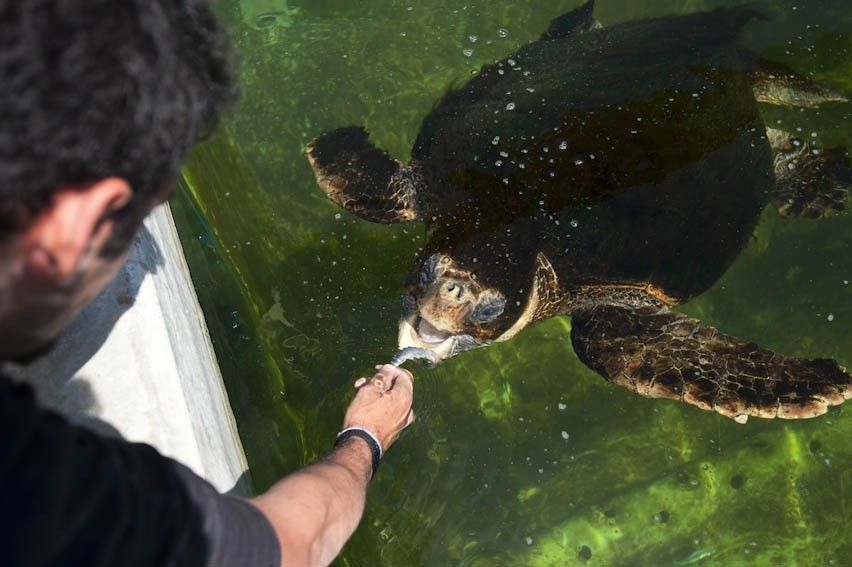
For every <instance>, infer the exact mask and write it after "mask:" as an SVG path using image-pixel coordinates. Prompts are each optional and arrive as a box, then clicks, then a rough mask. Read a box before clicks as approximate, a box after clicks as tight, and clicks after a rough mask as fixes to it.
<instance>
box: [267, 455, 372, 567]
mask: <svg viewBox="0 0 852 567" xmlns="http://www.w3.org/2000/svg"><path fill="white" fill-rule="evenodd" d="M371 473H372V466H371V454H370V449H369V447H368V446H367V444H366V443H365V442H364V441H363V440H361V439H358V438H350V439H347V440H346V441H345V442H344V443H343V444H342V445H340V446H338V447H337V448H335V449H334V450H333V451H332V452H331V453H330V454H329V455H328V456H327V457H325V458H324V459H323V460H321V461H319V462H317V463H315V464H313V465H310V466H308V467H306V468H304V469H302V470H299V471H297V472H295V473H293V474H291V475H289V476H287V477H285V478H284V479H282V480H280V481H279V482H278V483H276V484H275V485H274V486H273V487H272V488H270V489H269V490H268V491H267V492H266V493H264V494H263V495H261V496H258V497H257V498H255V499H253V500H252V503H253V504H254V505H255V506H257V507H258V508H259V509H260V510H261V511H262V512H263V513H264V515H265V516H266V517H267V518H268V519H269V521H270V523H271V524H272V526H273V528H274V529H275V532H276V534H277V535H278V540H279V543H280V544H281V564H282V566H285V567H289V566H295V565H299V566H301V565H310V566H319V565H328V564H329V563H330V562H331V561H332V559H334V557H335V556H336V555H337V554H338V553H339V552H340V550H341V548H342V547H343V544H344V543H346V540H347V539H348V538H349V536H351V535H352V532H354V531H355V528H356V527H357V525H358V522H359V521H360V520H361V516H362V514H363V513H364V502H365V500H366V495H367V484H368V483H369V480H370V476H371Z"/></svg>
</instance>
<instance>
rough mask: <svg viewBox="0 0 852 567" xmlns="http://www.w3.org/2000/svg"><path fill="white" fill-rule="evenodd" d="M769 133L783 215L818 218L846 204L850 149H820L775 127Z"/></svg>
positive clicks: (851, 183)
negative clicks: (848, 150)
mask: <svg viewBox="0 0 852 567" xmlns="http://www.w3.org/2000/svg"><path fill="white" fill-rule="evenodd" d="M766 136H767V138H769V144H770V146H772V153H773V156H774V165H775V191H774V193H773V195H772V204H773V205H774V206H775V208H776V209H777V211H778V213H779V214H780V215H781V216H784V217H801V218H810V219H817V218H823V217H828V216H831V215H833V214H836V213H837V212H839V211H842V210H843V209H844V208H845V207H846V199H847V198H848V196H849V188H850V187H852V164H850V161H849V155H848V152H847V150H846V148H843V147H836V148H829V149H823V148H818V147H815V146H812V145H811V144H809V143H808V142H807V141H805V140H803V139H801V138H797V137H795V136H792V135H791V134H789V133H787V132H784V131H782V130H776V129H774V128H767V129H766Z"/></svg>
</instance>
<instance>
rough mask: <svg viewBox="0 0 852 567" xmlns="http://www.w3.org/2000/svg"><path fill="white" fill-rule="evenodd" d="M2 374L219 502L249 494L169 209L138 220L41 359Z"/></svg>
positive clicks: (232, 425) (242, 458) (236, 439)
mask: <svg viewBox="0 0 852 567" xmlns="http://www.w3.org/2000/svg"><path fill="white" fill-rule="evenodd" d="M7 370H8V373H9V374H10V375H11V376H12V377H13V378H17V379H21V380H25V381H27V382H29V383H31V384H32V385H33V387H34V388H35V389H36V392H37V395H38V397H39V399H40V400H41V401H42V403H43V404H45V405H47V406H49V407H52V408H54V409H56V410H58V411H59V412H61V413H63V414H64V415H66V416H68V417H69V418H70V419H71V420H73V421H75V422H77V423H81V424H84V425H86V426H87V427H90V428H93V429H95V430H97V431H99V432H102V433H106V434H112V435H120V436H122V437H124V438H126V439H128V440H130V441H139V442H144V443H148V444H150V445H152V446H154V447H155V448H157V449H158V450H159V451H160V452H161V453H163V454H165V455H168V456H170V457H173V458H175V459H177V460H179V461H181V462H182V463H184V464H185V465H187V466H189V467H190V468H191V469H193V470H194V471H195V472H196V473H198V474H199V475H201V476H203V477H204V478H206V479H207V480H209V481H210V482H211V483H213V484H214V485H215V486H216V487H217V488H218V489H219V490H221V491H223V492H226V491H227V492H232V493H236V494H246V493H247V492H248V490H249V483H248V481H247V474H246V471H247V468H248V467H247V465H246V460H245V455H244V453H243V448H242V444H241V443H240V440H239V437H238V435H237V429H236V424H235V423H234V417H233V414H232V412H231V407H230V405H229V403H228V396H227V394H226V392H225V388H224V384H223V383H222V376H221V374H220V372H219V367H218V365H217V363H216V357H215V354H214V352H213V348H212V345H211V343H210V338H209V335H208V333H207V327H206V325H205V323H204V317H203V314H202V312H201V308H200V306H199V304H198V300H197V298H196V295H195V291H194V289H193V286H192V282H191V280H190V276H189V269H188V268H187V265H186V261H185V260H184V256H183V251H182V249H181V245H180V241H179V240H178V236H177V232H176V230H175V226H174V221H173V220H172V216H171V212H170V211H169V208H168V205H164V206H161V207H158V208H157V209H156V210H155V211H154V212H153V213H152V214H151V215H150V216H149V218H148V219H146V221H145V227H144V229H143V230H142V232H141V233H140V235H139V236H138V237H137V238H136V240H135V242H134V244H133V246H132V249H131V251H130V254H129V256H128V259H127V262H126V263H125V265H124V267H123V268H122V270H121V272H120V273H119V275H118V277H117V278H116V280H115V281H114V282H112V284H111V285H110V286H109V287H108V288H107V289H106V290H104V292H103V293H102V294H101V295H100V296H98V297H97V299H96V300H95V301H94V302H93V303H92V304H91V305H90V306H89V307H88V308H87V309H86V310H85V311H84V312H83V313H82V314H81V315H80V316H79V317H78V318H77V320H76V321H75V322H74V323H73V324H72V325H71V327H69V328H68V329H67V330H66V332H65V333H64V334H63V335H62V337H61V338H60V340H59V342H58V343H57V345H56V348H55V349H54V350H53V351H52V352H51V353H50V355H48V356H47V357H45V358H43V359H40V360H38V361H36V362H34V363H32V364H30V365H28V366H26V367H12V368H8V369H7Z"/></svg>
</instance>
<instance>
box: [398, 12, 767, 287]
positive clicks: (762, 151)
mask: <svg viewBox="0 0 852 567" xmlns="http://www.w3.org/2000/svg"><path fill="white" fill-rule="evenodd" d="M753 16H754V13H753V12H752V11H750V10H748V9H720V10H717V11H715V12H709V13H701V14H693V15H688V16H680V17H670V18H661V19H655V20H645V21H639V22H631V23H625V24H621V25H617V26H614V27H612V28H608V29H600V30H591V31H588V32H585V33H581V34H574V35H571V36H570V37H566V38H556V39H548V38H543V39H541V40H538V41H535V42H533V43H530V44H528V45H527V46H525V47H523V48H521V49H520V50H519V51H517V52H516V53H514V54H513V55H510V56H509V57H507V58H506V59H504V60H502V61H500V62H498V63H496V64H494V65H490V66H487V67H485V68H483V69H482V71H481V72H480V73H479V74H478V76H476V77H475V78H474V79H472V80H471V81H470V82H469V83H467V84H466V85H464V86H462V87H461V88H459V89H457V90H454V91H451V92H449V93H448V94H447V95H446V96H445V97H444V98H443V99H442V100H441V102H440V103H439V104H438V105H437V106H436V107H435V109H434V110H433V111H432V112H431V113H430V114H429V115H428V116H427V117H426V119H425V120H424V122H423V124H422V126H421V130H420V133H419V136H418V138H417V140H416V142H415V144H414V147H413V150H412V161H413V162H414V163H418V164H421V165H423V166H424V167H428V168H429V170H430V171H431V172H432V177H433V179H437V180H440V181H439V182H436V183H434V184H432V186H431V187H430V189H429V190H432V191H434V192H435V195H434V196H433V198H436V199H449V198H450V196H452V198H453V199H454V202H465V203H467V204H466V205H465V207H466V210H464V211H460V210H458V209H457V210H455V211H454V212H453V215H452V222H441V219H437V221H438V222H437V224H436V226H435V227H434V228H433V236H434V238H435V240H436V241H439V242H441V247H442V248H445V249H448V250H452V251H453V253H454V258H455V259H456V260H457V261H462V262H464V261H465V260H466V258H465V257H464V256H465V255H466V254H467V255H470V254H474V253H477V254H480V253H481V251H474V250H467V249H465V246H464V243H463V242H461V239H467V240H469V239H470V233H471V231H484V230H488V229H487V227H484V226H482V222H481V219H483V218H487V219H489V222H490V223H491V224H492V225H493V226H492V227H491V229H492V230H493V229H494V227H499V226H501V225H507V226H508V225H512V224H513V223H514V224H517V221H518V219H525V220H526V221H528V222H526V223H525V224H529V223H530V222H531V223H532V224H533V225H534V226H535V227H536V229H535V230H534V231H533V232H532V233H530V234H528V235H527V238H526V240H527V242H526V243H525V244H523V245H521V248H522V249H523V250H526V249H527V248H528V250H526V252H527V253H528V254H529V255H530V256H531V257H534V256H535V255H536V254H537V253H538V252H542V251H543V252H545V253H546V254H547V256H548V258H550V259H551V262H552V263H553V265H554V267H555V269H556V271H557V273H558V274H559V277H560V280H561V281H562V282H563V284H564V283H565V282H574V283H576V284H578V285H588V284H596V283H612V282H617V283H631V282H639V283H652V284H654V285H656V286H658V287H659V288H661V289H662V290H663V291H665V292H666V293H667V294H668V295H670V296H672V297H674V298H678V299H686V298H688V297H691V296H692V295H695V294H697V293H700V292H702V291H704V290H705V289H707V288H708V287H709V286H710V285H712V284H713V282H715V281H716V279H718V277H719V276H720V275H721V273H723V271H724V270H725V269H726V268H727V267H728V266H729V265H730V263H731V262H732V261H733V259H734V258H735V257H736V255H737V254H738V252H739V251H740V249H741V248H742V247H743V246H744V244H745V243H746V242H747V240H748V237H749V235H750V234H751V233H752V230H753V228H754V226H755V224H756V222H757V219H758V217H759V215H760V212H761V210H762V208H763V207H764V205H765V203H766V200H767V194H768V189H769V188H771V186H772V162H771V155H770V149H769V146H768V143H767V141H766V136H765V128H764V125H763V123H762V121H761V118H760V115H759V113H758V108H757V105H756V103H755V100H754V97H753V94H752V90H751V84H750V82H749V80H748V77H747V74H746V73H745V72H744V69H745V67H746V66H747V64H748V58H747V57H746V56H745V55H744V52H742V51H741V50H739V49H737V48H736V47H735V46H734V40H735V38H736V36H737V34H738V32H739V29H740V28H741V27H742V25H744V24H745V22H747V21H748V20H749V19H750V18H752V17H753ZM459 194H464V196H465V199H461V200H460V199H459V198H458V195H459ZM473 218H475V219H476V222H475V223H471V222H467V226H466V228H465V229H462V228H460V226H461V225H463V224H465V223H466V221H471V219H473ZM471 227H475V228H471ZM468 260H469V259H468Z"/></svg>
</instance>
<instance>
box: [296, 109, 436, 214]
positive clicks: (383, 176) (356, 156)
mask: <svg viewBox="0 0 852 567" xmlns="http://www.w3.org/2000/svg"><path fill="white" fill-rule="evenodd" d="M307 151H308V160H309V161H310V163H311V167H312V168H313V170H314V175H315V176H316V178H317V183H319V185H320V187H322V189H323V190H324V191H325V192H326V194H327V195H328V197H329V198H330V199H331V200H332V201H334V202H335V203H337V204H338V205H340V206H341V207H343V208H344V209H346V210H347V211H349V212H351V213H354V214H356V215H358V216H359V217H362V218H364V219H366V220H369V221H373V222H380V223H395V222H404V221H413V220H417V218H418V216H419V215H418V210H417V204H416V200H417V199H416V196H417V176H416V175H415V174H414V172H413V171H412V170H411V169H410V168H408V167H406V166H404V165H403V164H401V163H400V162H398V161H397V160H395V159H393V158H391V157H390V156H389V155H388V153H387V152H385V151H382V150H380V149H378V148H377V147H375V146H374V145H373V144H371V143H370V141H369V137H368V135H367V131H366V130H364V129H363V128H360V127H357V126H350V127H347V128H340V129H337V130H333V131H331V132H326V133H325V134H322V135H321V136H319V137H318V138H317V139H315V140H314V141H313V142H311V143H310V145H308V148H307Z"/></svg>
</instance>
